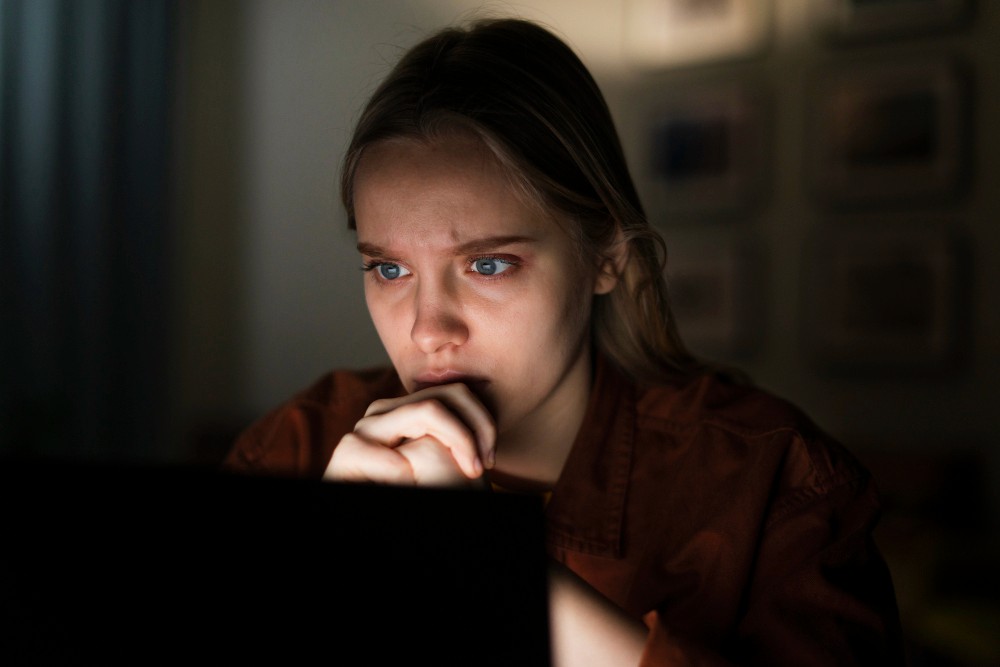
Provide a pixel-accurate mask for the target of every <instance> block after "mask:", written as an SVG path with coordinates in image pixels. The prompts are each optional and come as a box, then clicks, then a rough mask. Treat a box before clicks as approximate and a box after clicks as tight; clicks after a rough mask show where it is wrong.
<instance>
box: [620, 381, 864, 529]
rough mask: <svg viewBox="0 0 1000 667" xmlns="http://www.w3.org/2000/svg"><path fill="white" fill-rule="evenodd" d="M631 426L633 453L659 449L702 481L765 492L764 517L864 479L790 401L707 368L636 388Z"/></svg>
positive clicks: (860, 470)
mask: <svg viewBox="0 0 1000 667" xmlns="http://www.w3.org/2000/svg"><path fill="white" fill-rule="evenodd" d="M636 432H637V437H636V445H637V448H638V451H637V452H636V454H637V456H639V457H640V458H645V459H647V460H648V459H650V458H661V457H662V456H663V455H664V454H665V455H666V456H667V457H668V458H669V459H670V460H671V461H673V462H675V463H677V462H685V465H684V468H685V470H684V473H685V474H687V475H691V476H693V477H695V478H696V479H699V480H701V481H702V482H704V483H706V484H708V485H709V486H711V485H712V482H713V481H716V482H718V483H719V485H720V486H725V487H728V488H729V489H730V490H732V491H735V490H737V489H745V490H749V487H753V490H754V492H755V493H761V494H773V495H772V500H774V501H775V502H776V503H777V504H776V505H775V506H772V508H771V512H772V519H773V518H777V517H778V516H780V515H781V514H782V512H783V511H786V510H791V509H792V508H795V507H801V506H804V505H808V504H809V503H811V502H814V501H819V500H821V499H822V498H823V497H825V496H826V495H828V494H829V493H831V492H833V491H835V490H836V489H838V488H840V487H843V486H853V485H859V484H860V485H864V483H865V482H866V481H867V479H868V477H869V475H868V472H867V470H865V469H864V467H863V466H862V465H861V464H860V463H859V462H858V460H857V459H856V458H855V457H854V456H853V455H852V454H851V453H850V452H849V451H848V450H847V449H846V448H845V447H844V446H843V445H842V444H841V443H840V442H838V441H837V440H836V439H835V438H833V437H831V436H830V435H829V434H828V433H827V432H825V431H824V430H823V429H822V428H820V427H819V426H818V425H817V424H816V423H815V422H814V421H813V420H812V419H811V418H810V417H809V416H808V415H807V414H806V413H805V412H804V411H803V410H802V409H801V408H799V407H798V406H797V405H796V404H794V403H792V402H791V401H789V400H787V399H785V398H783V397H780V396H778V395H776V394H774V393H771V392H770V391H767V390H765V389H763V388H761V387H759V386H756V385H754V384H752V383H744V382H734V381H731V380H729V379H727V378H726V377H724V376H721V375H719V374H716V373H711V372H707V373H702V374H698V375H695V376H692V377H690V378H686V379H683V380H678V381H675V382H671V383H664V384H660V385H655V386H639V387H637V388H636ZM649 450H655V451H649ZM644 451H645V453H644ZM694 462H700V464H699V465H698V466H695V465H694Z"/></svg>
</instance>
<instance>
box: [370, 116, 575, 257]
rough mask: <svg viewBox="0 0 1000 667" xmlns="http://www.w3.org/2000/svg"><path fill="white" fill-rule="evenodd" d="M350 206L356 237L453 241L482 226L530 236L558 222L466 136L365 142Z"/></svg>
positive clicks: (464, 238) (414, 241)
mask: <svg viewBox="0 0 1000 667" xmlns="http://www.w3.org/2000/svg"><path fill="white" fill-rule="evenodd" d="M354 208H355V217H356V220H357V229H358V236H359V240H360V241H372V242H385V241H386V240H387V237H392V238H393V239H394V240H399V241H400V242H407V243H412V244H416V245H420V244H423V243H427V242H431V241H433V242H441V241H449V242H452V243H460V242H463V241H467V240H469V238H473V237H476V236H481V235H482V234H483V233H484V232H489V233H490V234H493V235H495V234H520V235H533V236H537V235H539V234H545V235H547V234H550V233H552V231H553V230H554V228H558V227H559V225H556V224H555V223H554V221H553V220H552V218H551V216H550V215H548V214H547V213H546V212H545V211H544V210H543V209H542V208H541V207H540V206H536V205H533V204H530V203H528V202H527V201H526V198H525V197H524V196H522V195H519V194H518V193H517V192H516V190H515V189H514V188H513V187H512V185H511V182H510V179H509V177H508V175H507V173H506V172H505V171H504V169H503V168H502V167H501V166H500V164H499V163H498V161H497V159H496V158H495V157H494V156H493V154H492V153H491V152H490V151H489V150H488V149H487V148H486V147H485V146H484V145H483V143H482V142H481V141H479V140H478V139H476V138H474V137H472V136H466V135H455V136H447V137H442V138H440V139H435V140H433V141H424V140H416V139H393V140H385V141H382V142H379V143H376V144H374V145H372V146H370V147H368V148H366V149H365V152H364V154H363V155H362V157H361V160H360V163H359V165H358V170H357V175H356V178H355V188H354ZM560 231H561V230H560ZM369 237H371V238H369Z"/></svg>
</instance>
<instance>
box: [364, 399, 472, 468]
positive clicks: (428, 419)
mask: <svg viewBox="0 0 1000 667" xmlns="http://www.w3.org/2000/svg"><path fill="white" fill-rule="evenodd" d="M354 432H355V433H357V434H358V435H360V436H362V437H363V438H365V439H367V440H369V441H375V442H381V443H383V444H385V445H388V446H390V447H396V446H398V445H400V444H401V443H402V442H404V441H406V440H417V439H419V438H422V437H424V436H432V437H434V438H436V439H437V440H438V441H439V442H440V443H441V444H443V445H444V446H445V447H447V448H448V449H449V450H451V456H452V457H453V458H454V459H455V461H457V462H458V465H459V466H460V468H461V469H462V472H464V473H465V474H466V476H468V477H470V478H475V477H479V476H480V475H481V474H482V472H483V464H482V461H481V459H480V457H479V453H478V449H477V446H476V438H475V435H474V434H473V433H472V431H470V430H469V428H468V426H466V424H465V422H463V421H462V420H461V419H459V418H458V417H457V416H456V415H455V413H454V412H453V411H452V410H450V409H449V408H448V407H447V406H446V405H445V404H444V403H443V402H441V401H440V400H438V399H435V398H427V399H425V400H421V401H418V402H416V403H407V404H405V405H400V406H399V407H396V408H395V409H392V410H389V411H388V412H385V413H382V414H377V415H372V416H371V417H364V418H362V419H361V421H359V422H358V423H357V424H356V425H355V426H354Z"/></svg>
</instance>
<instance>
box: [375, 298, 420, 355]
mask: <svg viewBox="0 0 1000 667" xmlns="http://www.w3.org/2000/svg"><path fill="white" fill-rule="evenodd" d="M382 291H383V290H381V289H379V288H378V287H377V286H374V285H365V303H366V304H367V306H368V315H369V316H370V317H371V319H372V324H374V325H375V330H376V331H377V332H378V335H379V338H380V339H381V340H382V345H383V346H384V347H385V348H386V352H388V353H389V356H393V353H394V351H395V348H396V347H398V346H399V339H400V335H402V334H408V333H409V329H405V330H404V327H403V322H402V321H401V318H400V313H401V312H402V309H401V308H399V307H398V306H394V305H393V304H392V303H390V302H389V299H388V298H387V295H385V294H383V293H382ZM401 332H402V334H401Z"/></svg>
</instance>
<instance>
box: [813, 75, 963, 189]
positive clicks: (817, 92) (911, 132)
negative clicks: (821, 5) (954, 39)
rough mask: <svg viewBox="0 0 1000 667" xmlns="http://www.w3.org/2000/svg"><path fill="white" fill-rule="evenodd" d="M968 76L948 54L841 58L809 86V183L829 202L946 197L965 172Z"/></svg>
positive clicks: (957, 186) (961, 182) (961, 179)
mask: <svg viewBox="0 0 1000 667" xmlns="http://www.w3.org/2000/svg"><path fill="white" fill-rule="evenodd" d="M968 86H969V84H968V78H967V77H966V75H965V72H964V70H963V68H962V67H961V65H960V63H959V62H957V61H954V60H950V59H941V60H907V61H891V62H881V63H874V62H870V61H863V62H857V63H842V64H838V65H837V66H834V67H832V68H830V69H826V70H824V71H823V72H821V73H819V74H818V76H817V77H816V78H815V80H814V85H813V88H812V90H811V91H810V96H809V106H808V110H807V122H806V137H805V140H804V142H803V145H804V150H805V155H804V159H805V161H806V167H807V173H809V175H810V178H811V189H812V191H813V192H814V193H815V194H816V196H818V197H819V198H820V199H821V200H823V201H824V202H826V203H827V204H829V205H832V206H835V207H856V206H866V205H873V204H902V205H906V204H922V203H927V202H947V201H951V200H954V199H955V198H957V197H958V196H959V194H960V193H961V192H962V190H963V188H964V186H965V184H966V179H967V177H968V173H967V168H968V164H967V162H968V152H969V151H968V145H969V140H970V131H971V114H970V112H971V108H970V106H971V105H970V101H969V89H968Z"/></svg>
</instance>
